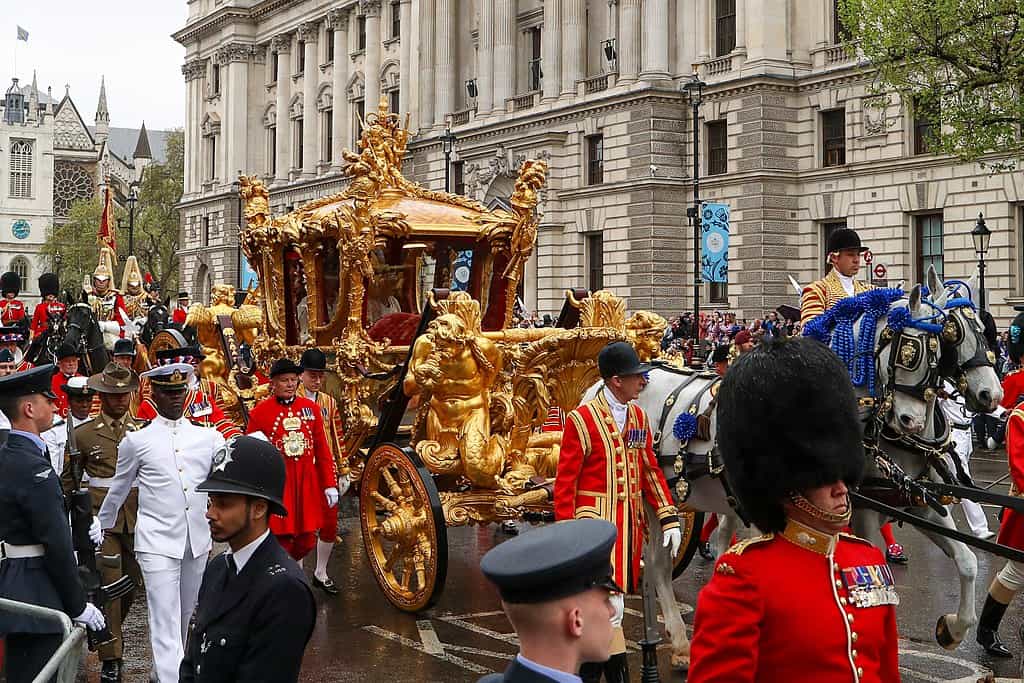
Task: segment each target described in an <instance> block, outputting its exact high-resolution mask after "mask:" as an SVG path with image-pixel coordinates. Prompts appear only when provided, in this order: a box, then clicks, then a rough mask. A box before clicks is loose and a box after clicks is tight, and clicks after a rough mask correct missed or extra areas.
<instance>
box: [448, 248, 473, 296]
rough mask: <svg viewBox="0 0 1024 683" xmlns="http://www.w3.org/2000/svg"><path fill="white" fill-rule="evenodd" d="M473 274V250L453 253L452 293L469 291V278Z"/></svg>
mask: <svg viewBox="0 0 1024 683" xmlns="http://www.w3.org/2000/svg"><path fill="white" fill-rule="evenodd" d="M472 274H473V250H472V249H464V250H463V251H456V252H453V253H452V291H453V292H467V291H469V278H470V276H471V275H472Z"/></svg>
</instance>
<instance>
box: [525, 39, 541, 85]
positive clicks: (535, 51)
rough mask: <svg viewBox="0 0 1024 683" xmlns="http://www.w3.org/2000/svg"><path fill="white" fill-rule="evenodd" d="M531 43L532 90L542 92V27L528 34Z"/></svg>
mask: <svg viewBox="0 0 1024 683" xmlns="http://www.w3.org/2000/svg"><path fill="white" fill-rule="evenodd" d="M526 33H527V34H528V36H527V37H528V38H529V41H530V90H540V88H541V79H542V78H543V77H544V72H543V69H541V64H540V49H541V42H540V26H537V27H535V28H531V29H530V30H529V31H527V32H526Z"/></svg>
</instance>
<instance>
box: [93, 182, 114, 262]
mask: <svg viewBox="0 0 1024 683" xmlns="http://www.w3.org/2000/svg"><path fill="white" fill-rule="evenodd" d="M114 220H115V218H114V200H113V197H112V196H111V193H110V181H109V179H108V181H107V187H106V189H104V191H103V215H102V216H101V217H100V229H99V232H98V233H97V235H96V237H97V240H96V241H97V242H98V243H99V245H100V246H101V247H108V248H109V249H110V251H112V252H114V258H115V259H116V258H117V238H116V235H117V232H116V226H115V224H114Z"/></svg>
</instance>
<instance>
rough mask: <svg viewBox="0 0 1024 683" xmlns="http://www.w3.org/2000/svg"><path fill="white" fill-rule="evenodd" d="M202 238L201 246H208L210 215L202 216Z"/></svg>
mask: <svg viewBox="0 0 1024 683" xmlns="http://www.w3.org/2000/svg"><path fill="white" fill-rule="evenodd" d="M201 239H202V240H203V246H204V247H208V246H210V217H209V216H203V234H202V236H201Z"/></svg>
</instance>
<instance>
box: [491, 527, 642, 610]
mask: <svg viewBox="0 0 1024 683" xmlns="http://www.w3.org/2000/svg"><path fill="white" fill-rule="evenodd" d="M617 533H618V532H617V531H616V530H615V525H613V524H611V523H610V522H606V521H605V520H603V519H574V520H569V521H565V522H557V523H555V524H549V525H548V526H545V527H541V528H540V529H535V530H533V531H528V532H526V533H524V534H521V535H519V536H516V537H515V538H512V539H509V540H507V541H505V542H504V543H502V544H501V545H499V546H497V547H495V548H492V549H491V550H490V551H488V552H487V554H486V555H484V557H483V559H482V560H480V569H481V571H483V573H484V576H486V577H487V578H488V579H490V581H491V582H492V583H493V584H494V585H496V586H497V587H498V592H499V593H501V599H502V600H504V601H505V602H512V603H538V602H549V601H551V600H558V599H561V598H567V597H569V596H571V595H577V594H579V593H584V592H586V591H588V590H590V589H591V588H604V589H606V590H608V591H610V592H613V593H622V592H623V590H622V588H620V587H619V586H618V585H617V584H616V583H615V580H614V579H613V578H612V563H611V556H612V555H611V554H612V548H613V547H614V546H615V536H616V534H617Z"/></svg>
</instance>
